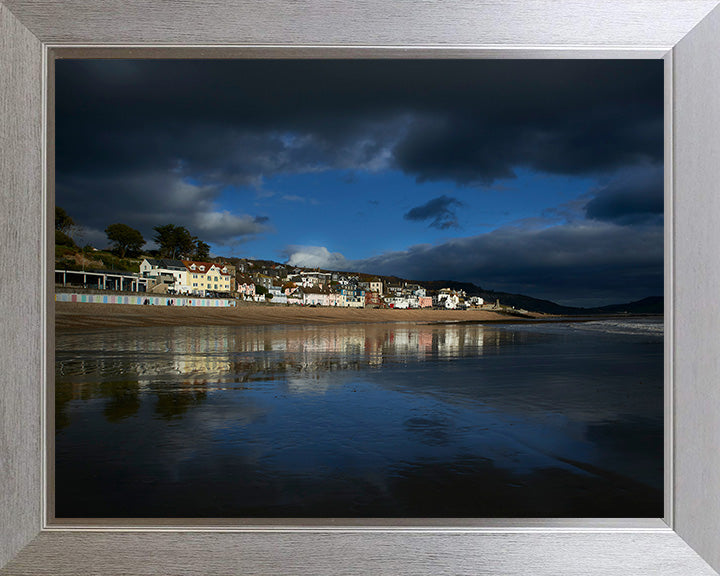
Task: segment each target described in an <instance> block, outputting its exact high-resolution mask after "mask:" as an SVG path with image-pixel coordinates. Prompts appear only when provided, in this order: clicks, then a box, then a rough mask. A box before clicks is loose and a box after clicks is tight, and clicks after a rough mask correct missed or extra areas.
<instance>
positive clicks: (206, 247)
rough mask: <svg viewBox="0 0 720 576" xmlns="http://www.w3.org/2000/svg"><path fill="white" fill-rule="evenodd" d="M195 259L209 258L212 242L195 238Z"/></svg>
mask: <svg viewBox="0 0 720 576" xmlns="http://www.w3.org/2000/svg"><path fill="white" fill-rule="evenodd" d="M194 258H195V260H207V259H208V258H210V244H206V243H205V242H203V241H202V240H197V239H196V240H195V255H194Z"/></svg>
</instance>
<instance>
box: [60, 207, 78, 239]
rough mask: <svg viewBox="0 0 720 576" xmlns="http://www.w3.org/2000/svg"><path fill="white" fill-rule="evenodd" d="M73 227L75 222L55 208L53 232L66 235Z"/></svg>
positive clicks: (62, 211)
mask: <svg viewBox="0 0 720 576" xmlns="http://www.w3.org/2000/svg"><path fill="white" fill-rule="evenodd" d="M74 226H75V221H74V220H73V219H72V218H70V216H68V213H67V212H65V210H63V209H62V208H60V206H55V230H57V231H58V232H62V233H63V234H67V233H68V232H70V230H72V228H73V227H74Z"/></svg>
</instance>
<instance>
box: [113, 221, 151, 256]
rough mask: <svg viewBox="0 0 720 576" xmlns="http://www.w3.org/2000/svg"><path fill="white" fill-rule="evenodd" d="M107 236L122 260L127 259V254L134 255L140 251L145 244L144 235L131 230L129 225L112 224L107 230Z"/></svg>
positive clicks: (133, 229)
mask: <svg viewBox="0 0 720 576" xmlns="http://www.w3.org/2000/svg"><path fill="white" fill-rule="evenodd" d="M105 234H107V237H108V240H110V242H112V243H113V249H115V250H116V251H117V252H118V254H119V255H120V258H125V254H128V253H129V254H134V253H137V252H139V251H140V248H142V246H143V244H145V238H143V237H142V234H140V232H138V231H137V230H135V228H130V226H128V225H127V224H110V226H108V227H107V228H105Z"/></svg>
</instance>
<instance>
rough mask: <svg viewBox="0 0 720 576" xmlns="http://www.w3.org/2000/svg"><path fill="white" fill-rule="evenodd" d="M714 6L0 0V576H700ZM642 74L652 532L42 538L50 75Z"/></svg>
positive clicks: (715, 522) (718, 42)
mask: <svg viewBox="0 0 720 576" xmlns="http://www.w3.org/2000/svg"><path fill="white" fill-rule="evenodd" d="M719 3H720V2H719V1H718V0H632V1H619V0H618V1H614V2H606V3H602V5H598V4H599V3H595V2H592V1H590V0H575V1H570V2H562V3H560V2H554V1H552V0H537V1H534V2H527V1H525V2H523V1H521V0H458V1H456V2H452V3H445V2H439V1H420V0H399V1H398V2H395V3H392V4H390V3H385V2H381V1H378V0H371V1H366V2H363V3H357V2H352V1H350V0H341V1H335V2H330V1H329V0H323V1H319V0H314V1H312V0H311V1H308V2H302V3H295V2H293V3H289V2H282V1H281V0H269V1H266V2H251V1H247V0H242V1H231V0H204V1H202V2H189V1H186V0H177V1H175V2H166V1H163V0H151V1H147V0H146V1H141V0H126V1H123V2H119V1H116V0H95V1H92V2H91V1H89V0H67V1H57V2H37V1H33V0H0V79H2V81H0V141H1V142H2V153H1V154H0V200H1V204H0V206H2V210H0V239H1V241H0V251H1V252H0V315H1V316H2V319H3V321H2V322H1V323H0V341H2V351H1V352H0V358H2V362H1V363H0V365H1V366H2V370H1V371H0V382H1V387H0V393H1V394H2V395H1V396H0V567H3V568H2V569H0V574H3V575H4V574H94V573H103V574H166V573H172V574H198V573H202V574H228V573H243V574H245V573H248V574H340V573H342V574H466V573H467V574H491V575H492V574H527V573H529V572H531V573H533V574H548V575H549V574H553V575H555V574H606V575H610V576H614V575H619V574H638V575H644V574H647V575H650V574H653V575H663V574H668V575H670V574H678V575H680V574H682V575H688V574H699V575H706V574H707V575H711V574H716V572H715V570H717V569H720V451H719V450H718V444H720V410H718V406H720V387H718V386H717V385H716V382H717V381H718V379H719V378H718V377H719V376H720V338H717V337H716V336H715V332H716V330H715V327H716V326H717V325H718V320H720V314H719V312H720V307H719V306H718V304H717V286H720V262H718V260H720V257H718V255H717V250H716V246H718V245H720V227H719V226H717V225H716V224H715V218H713V216H714V215H715V214H720V194H717V193H716V184H715V183H716V182H718V181H720V152H719V150H720V131H719V130H718V128H720V100H718V99H717V97H716V95H717V93H719V92H720V58H719V57H718V55H719V54H720V8H718V4H719ZM190 56H192V57H258V58H264V57H293V58H298V57H313V58H337V57H344V58H385V57H396V58H417V57H426V58H557V57H563V58H662V59H664V61H665V70H666V122H665V124H666V162H665V166H666V211H665V214H666V240H665V254H666V258H665V260H666V264H665V266H666V273H665V297H666V314H665V319H666V327H665V330H666V339H665V340H666V373H665V380H666V482H665V487H666V490H665V493H666V504H665V508H666V513H665V516H664V518H662V519H614V520H613V519H610V520H598V519H578V520H569V519H568V520H563V519H548V520H522V519H514V520H494V521H490V520H483V519H477V520H473V521H454V520H450V519H448V520H437V519H436V520H433V521H424V522H423V521H414V520H395V519H391V520H376V521H371V522H368V521H352V520H333V519H328V520H324V521H316V522H311V523H297V522H295V523H293V522H289V521H288V522H282V521H279V522H273V523H267V524H263V525H260V524H258V523H257V522H254V523H244V524H243V523H226V524H217V525H207V523H205V524H203V525H193V524H192V523H190V522H183V523H177V522H176V523H170V522H163V521H161V520H160V521H157V520H156V521H146V522H143V523H142V524H137V523H136V524H134V525H113V526H107V525H103V523H102V522H100V523H94V524H93V523H88V522H85V523H82V522H79V523H74V524H72V525H59V524H57V523H53V522H51V518H50V514H49V512H50V511H51V510H52V489H51V485H50V484H51V482H50V480H51V477H50V476H49V471H48V466H47V462H48V454H47V450H48V446H47V442H46V438H47V433H48V426H49V424H48V423H49V422H51V420H52V419H51V415H49V414H48V410H47V406H48V402H49V401H50V400H49V399H48V397H47V396H48V395H47V386H46V384H47V382H48V379H49V378H51V374H52V357H53V349H52V346H53V336H52V332H53V320H52V319H53V309H52V300H51V298H50V295H51V294H52V290H53V283H52V282H53V279H52V274H50V273H49V272H48V270H50V262H49V258H48V256H49V254H50V239H49V238H48V235H47V234H46V231H47V230H49V229H50V226H49V224H50V212H51V210H50V209H49V208H50V207H51V206H52V180H53V170H52V168H53V166H52V157H53V149H52V146H53V132H52V107H51V104H52V98H51V95H52V85H51V82H49V81H48V79H49V78H51V77H52V76H51V72H52V64H53V61H54V59H55V58H57V57H94V58H111V57H163V58H178V57H190Z"/></svg>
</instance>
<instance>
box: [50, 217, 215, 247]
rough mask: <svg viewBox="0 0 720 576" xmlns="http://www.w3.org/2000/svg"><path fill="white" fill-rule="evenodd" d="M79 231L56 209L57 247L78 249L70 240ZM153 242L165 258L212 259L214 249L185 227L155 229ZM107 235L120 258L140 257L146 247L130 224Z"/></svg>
mask: <svg viewBox="0 0 720 576" xmlns="http://www.w3.org/2000/svg"><path fill="white" fill-rule="evenodd" d="M75 227H76V225H75V221H74V220H73V219H72V217H70V216H69V215H68V214H67V212H66V211H65V210H64V209H62V208H61V207H59V206H56V207H55V244H56V245H58V246H75V242H74V241H73V239H72V238H71V236H70V233H71V232H72V230H73V229H74V228H75ZM153 230H154V231H155V235H154V236H153V238H152V239H153V241H154V242H155V243H157V245H158V246H159V250H158V252H159V255H160V256H161V257H164V258H170V259H173V260H175V259H178V260H183V259H185V260H188V259H192V260H205V259H206V258H209V257H210V245H209V244H207V243H206V242H203V241H202V240H200V239H199V238H198V237H197V236H193V235H192V234H191V233H190V231H189V230H188V229H187V228H185V227H184V226H176V225H175V224H164V225H162V226H154V227H153ZM105 235H106V236H107V238H108V240H109V241H110V243H111V245H112V251H113V252H115V253H116V254H117V255H118V256H120V258H125V256H137V255H138V254H140V252H141V249H142V247H143V246H144V245H145V244H146V240H145V238H143V235H142V234H141V233H140V231H139V230H136V229H135V228H132V227H130V226H128V225H127V224H122V223H116V224H110V225H109V226H108V227H107V228H105Z"/></svg>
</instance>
